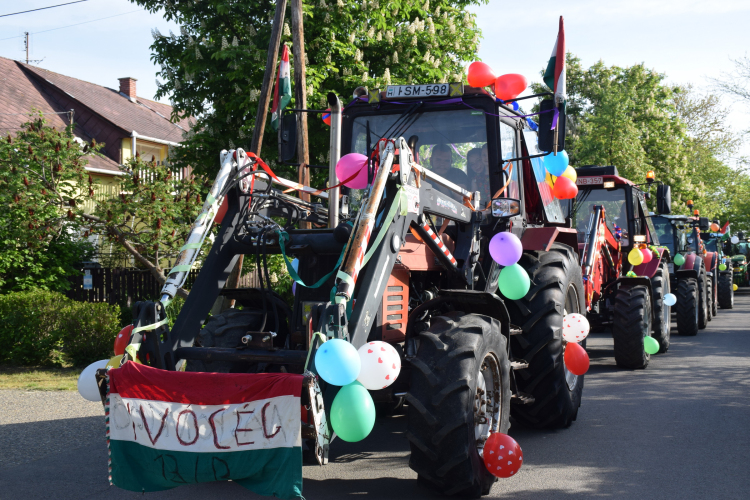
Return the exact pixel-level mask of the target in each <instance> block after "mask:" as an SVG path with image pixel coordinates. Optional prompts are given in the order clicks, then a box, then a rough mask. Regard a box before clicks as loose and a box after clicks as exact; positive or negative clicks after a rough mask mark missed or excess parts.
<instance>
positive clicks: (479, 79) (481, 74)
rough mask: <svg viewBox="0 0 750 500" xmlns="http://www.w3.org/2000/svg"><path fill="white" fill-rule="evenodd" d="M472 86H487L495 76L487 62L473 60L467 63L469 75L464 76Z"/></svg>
mask: <svg viewBox="0 0 750 500" xmlns="http://www.w3.org/2000/svg"><path fill="white" fill-rule="evenodd" d="M466 79H467V80H468V81H469V85H471V86H472V87H479V88H481V87H489V86H490V85H492V84H493V83H495V80H496V79H497V77H496V76H495V73H494V72H493V71H492V68H490V67H489V66H488V65H487V64H485V63H483V62H482V61H474V62H473V63H471V64H470V65H469V75H468V76H467V78H466Z"/></svg>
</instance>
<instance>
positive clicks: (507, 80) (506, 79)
mask: <svg viewBox="0 0 750 500" xmlns="http://www.w3.org/2000/svg"><path fill="white" fill-rule="evenodd" d="M528 86H529V81H528V80H527V79H526V77H525V76H523V75H519V74H518V73H508V74H507V75H501V76H498V77H497V80H495V95H496V96H497V97H499V98H500V99H502V100H503V101H507V100H509V99H515V98H516V97H518V94H520V93H521V92H523V91H524V90H526V87H528Z"/></svg>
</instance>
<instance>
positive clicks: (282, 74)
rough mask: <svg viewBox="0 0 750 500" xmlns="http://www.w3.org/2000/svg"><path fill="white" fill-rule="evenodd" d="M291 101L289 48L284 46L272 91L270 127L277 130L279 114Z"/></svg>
mask: <svg viewBox="0 0 750 500" xmlns="http://www.w3.org/2000/svg"><path fill="white" fill-rule="evenodd" d="M291 100H292V83H291V81H290V79H289V47H287V46H286V44H284V50H283V51H282V52H281V61H279V72H278V74H277V75H276V87H275V88H274V89H273V105H272V106H271V126H272V127H273V129H274V130H278V129H279V121H280V120H281V113H282V112H283V111H284V108H285V107H286V105H287V104H289V101H291Z"/></svg>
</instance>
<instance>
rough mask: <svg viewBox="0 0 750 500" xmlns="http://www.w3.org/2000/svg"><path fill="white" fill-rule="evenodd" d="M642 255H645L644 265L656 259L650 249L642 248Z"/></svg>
mask: <svg viewBox="0 0 750 500" xmlns="http://www.w3.org/2000/svg"><path fill="white" fill-rule="evenodd" d="M641 253H642V254H643V263H644V264H648V263H649V262H651V259H653V258H654V253H653V252H652V251H651V249H650V248H641Z"/></svg>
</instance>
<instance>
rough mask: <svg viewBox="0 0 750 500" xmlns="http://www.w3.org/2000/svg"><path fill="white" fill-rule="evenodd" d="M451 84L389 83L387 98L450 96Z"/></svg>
mask: <svg viewBox="0 0 750 500" xmlns="http://www.w3.org/2000/svg"><path fill="white" fill-rule="evenodd" d="M449 91H450V86H449V85H448V84H447V83H431V84H429V85H388V88H387V89H386V92H385V97H386V99H396V98H402V99H409V98H415V97H433V96H448V94H449Z"/></svg>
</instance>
